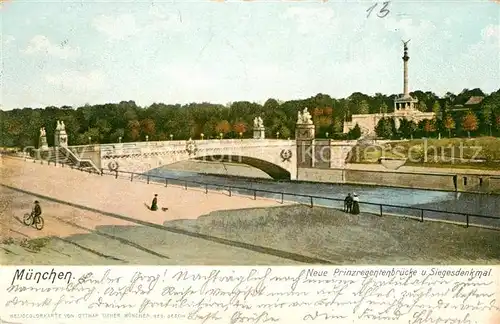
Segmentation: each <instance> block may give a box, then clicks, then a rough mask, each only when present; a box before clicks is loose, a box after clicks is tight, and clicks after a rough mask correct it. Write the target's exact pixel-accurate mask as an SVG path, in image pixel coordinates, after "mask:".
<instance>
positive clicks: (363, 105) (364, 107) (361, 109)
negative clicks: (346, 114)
mask: <svg viewBox="0 0 500 324" xmlns="http://www.w3.org/2000/svg"><path fill="white" fill-rule="evenodd" d="M369 112H370V106H369V105H368V103H367V102H366V100H361V102H360V103H359V106H358V114H368V113H369Z"/></svg>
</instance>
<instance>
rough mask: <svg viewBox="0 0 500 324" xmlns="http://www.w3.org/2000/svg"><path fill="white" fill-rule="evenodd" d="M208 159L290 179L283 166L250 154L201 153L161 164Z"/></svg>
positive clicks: (274, 177) (276, 177)
mask: <svg viewBox="0 0 500 324" xmlns="http://www.w3.org/2000/svg"><path fill="white" fill-rule="evenodd" d="M193 160H195V161H210V162H226V163H227V162H230V163H240V164H246V165H249V166H251V167H254V168H256V169H259V170H261V171H263V172H264V173H266V174H267V175H269V176H270V177H271V178H273V179H276V180H290V179H291V174H290V171H288V170H286V169H284V168H283V167H281V166H279V165H277V164H275V163H272V162H269V161H265V160H262V159H259V158H255V157H251V156H244V155H227V154H224V155H219V154H211V155H202V156H196V157H191V158H187V159H182V160H177V161H172V163H167V164H163V166H167V165H170V164H174V163H179V162H183V161H193Z"/></svg>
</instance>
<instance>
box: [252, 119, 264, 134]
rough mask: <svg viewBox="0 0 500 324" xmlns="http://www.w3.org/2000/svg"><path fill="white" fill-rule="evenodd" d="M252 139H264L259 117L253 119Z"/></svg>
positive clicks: (261, 121)
mask: <svg viewBox="0 0 500 324" xmlns="http://www.w3.org/2000/svg"><path fill="white" fill-rule="evenodd" d="M253 138H260V139H263V138H265V132H264V121H263V120H262V118H260V117H255V118H254V120H253Z"/></svg>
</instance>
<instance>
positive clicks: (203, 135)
mask: <svg viewBox="0 0 500 324" xmlns="http://www.w3.org/2000/svg"><path fill="white" fill-rule="evenodd" d="M200 136H201V140H202V141H203V137H205V134H203V133H201V134H200Z"/></svg>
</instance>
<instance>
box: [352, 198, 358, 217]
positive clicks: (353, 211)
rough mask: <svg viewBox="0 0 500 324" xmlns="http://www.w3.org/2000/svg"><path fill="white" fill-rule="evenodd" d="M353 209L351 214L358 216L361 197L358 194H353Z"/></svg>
mask: <svg viewBox="0 0 500 324" xmlns="http://www.w3.org/2000/svg"><path fill="white" fill-rule="evenodd" d="M352 195H353V197H352V209H351V214H354V215H357V214H359V197H358V195H357V194H356V193H353V194H352Z"/></svg>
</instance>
